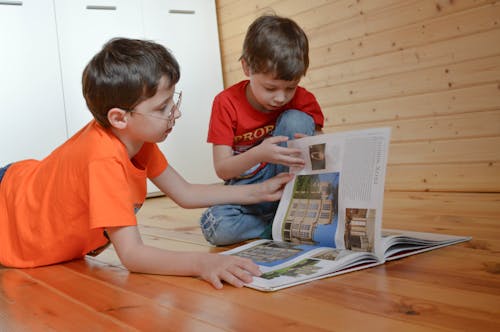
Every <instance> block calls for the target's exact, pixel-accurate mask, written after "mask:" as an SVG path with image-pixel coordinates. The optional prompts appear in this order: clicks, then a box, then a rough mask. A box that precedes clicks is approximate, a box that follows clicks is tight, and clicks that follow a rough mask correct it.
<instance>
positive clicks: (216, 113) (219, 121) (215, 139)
mask: <svg viewBox="0 0 500 332" xmlns="http://www.w3.org/2000/svg"><path fill="white" fill-rule="evenodd" d="M235 114H236V112H235V107H234V105H233V103H231V101H230V99H229V98H226V97H225V95H224V94H223V93H221V94H219V95H218V96H216V97H215V99H214V102H213V104H212V113H211V115H210V123H209V126H208V137H207V142H208V143H212V144H220V145H229V146H233V140H234V128H235V126H236V117H235Z"/></svg>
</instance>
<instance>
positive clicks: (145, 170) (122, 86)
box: [0, 38, 290, 288]
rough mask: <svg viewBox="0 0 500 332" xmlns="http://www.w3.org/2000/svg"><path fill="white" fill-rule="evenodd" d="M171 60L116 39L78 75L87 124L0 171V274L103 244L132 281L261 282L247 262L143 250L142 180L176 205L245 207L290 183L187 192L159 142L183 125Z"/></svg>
mask: <svg viewBox="0 0 500 332" xmlns="http://www.w3.org/2000/svg"><path fill="white" fill-rule="evenodd" d="M179 77H180V72H179V65H178V63H177V61H176V60H175V58H174V57H173V56H172V55H171V54H170V53H169V52H168V51H167V50H166V49H165V48H164V47H163V46H161V45H158V44H155V43H152V42H147V41H141V40H132V39H123V38H122V39H114V40H111V41H110V42H108V43H107V44H106V45H105V46H104V47H103V49H102V50H101V51H100V52H99V53H98V54H96V55H95V56H94V58H93V59H92V60H91V61H90V62H89V64H88V65H87V66H86V68H85V70H84V73H83V79H82V83H83V93H84V96H85V100H86V102H87V105H88V107H89V109H90V111H91V112H92V114H93V116H94V120H92V121H91V122H89V123H88V124H87V125H86V126H85V127H84V128H82V129H81V130H80V131H79V132H77V133H76V134H75V135H74V136H72V137H71V138H70V139H69V140H68V141H66V142H65V143H64V144H62V145H61V146H60V147H58V148H57V149H56V150H54V151H53V152H52V153H51V154H50V155H49V156H48V157H46V158H45V159H43V160H40V161H38V160H24V161H19V162H15V163H12V164H10V165H8V166H6V167H3V168H0V181H1V182H0V265H3V266H8V267H18V268H23V267H36V266H42V265H48V264H55V263H60V262H65V261H68V260H72V259H77V258H82V257H84V256H85V255H86V254H89V253H96V252H98V250H99V248H102V247H103V246H105V245H106V244H107V243H109V241H111V243H112V244H113V245H114V247H115V249H116V252H117V254H118V256H119V257H120V260H121V261H122V263H123V265H124V266H125V267H127V268H128V269H129V270H130V271H133V272H143V273H152V274H168V275H186V276H199V277H201V278H203V279H204V280H206V281H208V282H210V283H211V284H212V285H213V286H214V287H216V288H221V287H222V281H226V282H229V283H230V284H232V285H234V286H237V287H241V286H243V283H246V282H250V281H251V279H252V275H259V274H260V271H259V269H258V267H257V266H256V265H255V264H254V263H253V262H252V261H250V260H246V259H240V258H238V257H234V256H224V255H218V254H208V253H190V252H172V251H167V250H162V249H159V248H154V247H150V246H146V245H144V244H143V242H142V240H141V237H140V234H139V231H138V228H137V220H136V216H135V212H137V210H138V209H139V208H140V207H141V205H142V204H143V202H144V199H145V196H146V178H150V179H151V180H152V182H153V183H154V184H155V185H156V186H157V187H158V188H159V189H160V190H162V191H163V192H164V193H165V194H167V195H168V196H169V197H170V198H172V199H173V200H174V201H175V202H176V203H178V204H179V205H180V206H183V207H186V208H195V207H202V206H210V205H214V204H223V203H238V204H252V203H256V202H259V201H266V200H267V201H274V200H277V199H279V197H280V196H281V193H282V188H283V186H284V184H285V183H286V182H287V181H289V180H290V176H288V175H285V174H282V175H280V176H277V177H274V178H273V179H271V180H269V181H267V182H264V183H261V184H258V185H257V184H256V185H248V186H239V187H227V186H220V185H197V184H190V183H187V182H186V181H185V180H184V179H183V178H182V177H181V176H180V175H179V174H178V173H177V172H176V171H175V169H174V168H173V167H172V166H171V165H169V164H168V162H167V160H166V159H165V157H164V155H163V154H162V153H161V151H160V150H159V148H158V146H157V144H156V143H158V142H162V141H163V140H165V139H166V138H167V136H168V135H169V134H170V132H171V131H172V128H173V126H174V124H175V120H176V119H177V118H179V117H180V115H181V113H180V110H179V106H180V96H178V95H177V94H176V93H175V92H174V91H175V84H176V83H177V82H178V80H179Z"/></svg>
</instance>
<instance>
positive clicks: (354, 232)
mask: <svg viewBox="0 0 500 332" xmlns="http://www.w3.org/2000/svg"><path fill="white" fill-rule="evenodd" d="M375 213H376V210H375V209H353V208H348V209H346V213H345V230H344V245H345V248H346V249H349V250H353V251H370V252H373V251H374V249H375V248H374V245H375Z"/></svg>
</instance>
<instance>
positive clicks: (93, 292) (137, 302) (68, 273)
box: [25, 262, 218, 331]
mask: <svg viewBox="0 0 500 332" xmlns="http://www.w3.org/2000/svg"><path fill="white" fill-rule="evenodd" d="M78 263H80V264H79V265H82V264H81V262H78ZM104 272H105V273H107V274H110V275H115V274H117V273H123V274H125V275H126V278H134V279H143V278H146V276H145V275H140V274H129V273H128V272H126V271H124V270H122V269H112V268H110V267H108V266H107V267H106V269H105V271H104ZM25 273H26V274H28V275H29V276H30V277H31V278H33V279H35V280H37V281H38V282H43V283H44V284H46V285H48V286H50V287H51V288H53V289H55V290H57V292H58V293H60V294H63V295H64V296H65V297H67V298H68V299H74V301H76V300H75V299H76V298H77V299H78V300H77V301H78V303H80V304H81V307H85V308H90V309H91V310H92V311H93V312H96V313H101V314H102V315H103V316H105V317H110V318H112V319H113V320H114V321H119V322H121V323H122V324H123V325H125V326H130V327H132V328H135V329H138V330H141V331H181V330H183V329H188V330H190V331H211V330H218V329H217V328H214V326H213V325H212V324H210V323H207V322H203V321H201V320H199V319H197V318H195V317H193V316H191V315H187V314H186V313H185V312H183V311H182V310H178V309H177V308H174V307H168V308H167V307H165V306H162V305H161V303H159V302H158V301H154V300H151V299H149V298H147V297H144V296H142V295H140V294H136V293H132V292H129V291H126V290H124V289H123V288H119V287H115V286H114V285H112V284H109V283H105V282H101V281H100V280H98V279H95V278H92V277H89V276H87V275H85V274H81V273H74V272H73V271H72V270H71V269H68V268H67V267H66V266H65V265H57V266H51V267H48V268H37V269H28V270H25Z"/></svg>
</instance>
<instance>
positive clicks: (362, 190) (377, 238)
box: [222, 128, 470, 291]
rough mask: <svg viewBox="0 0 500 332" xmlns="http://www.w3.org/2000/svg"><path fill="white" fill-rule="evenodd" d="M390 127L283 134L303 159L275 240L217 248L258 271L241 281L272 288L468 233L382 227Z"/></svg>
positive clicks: (435, 245) (399, 255)
mask: <svg viewBox="0 0 500 332" xmlns="http://www.w3.org/2000/svg"><path fill="white" fill-rule="evenodd" d="M389 140H390V128H374V129H367V130H358V131H349V132H340V133H333V134H323V135H317V136H310V137H305V138H301V139H297V140H292V141H289V142H288V146H290V147H294V148H298V149H300V150H301V151H302V152H301V153H302V157H303V158H304V159H305V160H306V166H305V167H304V168H303V169H300V170H299V169H291V170H290V171H291V172H293V173H295V174H296V176H295V179H294V180H293V181H290V182H289V183H288V184H287V185H286V187H285V190H284V193H283V196H282V198H281V201H280V203H279V206H278V210H277V212H276V216H275V218H274V221H273V240H257V241H253V242H251V243H248V244H245V245H242V246H239V247H237V248H234V249H232V250H229V251H225V252H223V253H222V254H226V255H237V256H242V257H247V258H251V259H252V260H253V261H255V262H256V263H257V264H258V265H259V266H260V268H261V271H262V272H263V274H262V275H261V276H260V277H254V281H253V282H252V283H250V284H247V285H246V286H247V287H250V288H255V289H258V290H262V291H275V290H278V289H282V288H285V287H290V286H294V285H298V284H301V283H305V282H309V281H312V280H316V279H321V278H325V277H330V276H334V275H337V274H341V273H346V272H351V271H355V270H359V269H365V268H368V267H372V266H375V265H380V264H383V263H385V262H386V261H389V260H394V259H398V258H402V257H405V256H409V255H413V254H416V253H420V252H424V251H428V250H432V249H437V248H440V247H443V246H448V245H451V244H454V243H459V242H463V241H467V240H469V239H470V238H468V237H459V236H452V235H443V234H433V233H419V232H409V231H402V230H394V229H384V230H383V229H382V218H381V217H382V204H383V197H384V181H385V172H386V165H387V154H388V147H389Z"/></svg>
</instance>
